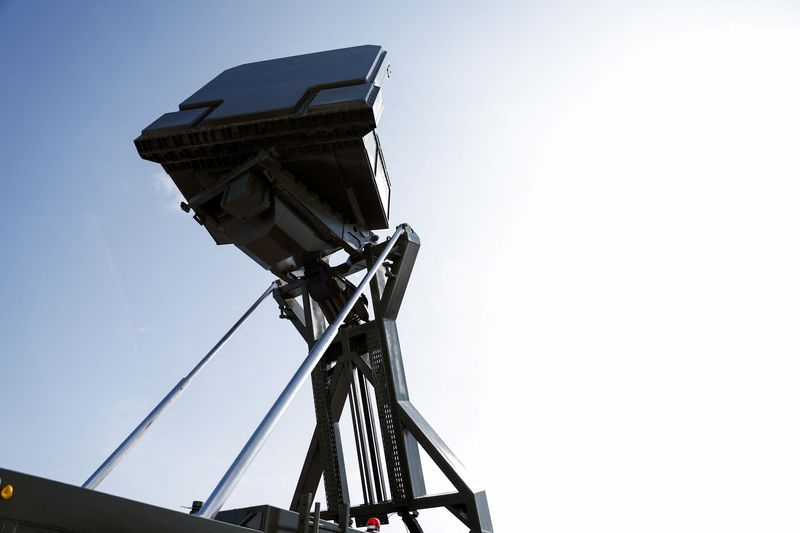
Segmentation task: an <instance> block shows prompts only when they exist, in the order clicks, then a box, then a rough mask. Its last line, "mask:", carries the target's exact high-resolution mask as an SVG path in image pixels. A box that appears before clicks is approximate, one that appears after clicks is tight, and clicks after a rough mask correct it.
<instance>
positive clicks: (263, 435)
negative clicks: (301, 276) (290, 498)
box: [197, 225, 406, 518]
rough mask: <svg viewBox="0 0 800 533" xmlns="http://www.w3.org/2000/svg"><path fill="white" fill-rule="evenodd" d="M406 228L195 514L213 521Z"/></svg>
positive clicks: (388, 246) (391, 241)
mask: <svg viewBox="0 0 800 533" xmlns="http://www.w3.org/2000/svg"><path fill="white" fill-rule="evenodd" d="M405 228H406V227H405V225H401V226H398V227H397V229H396V230H395V232H394V234H393V235H392V238H391V239H389V242H387V243H386V246H385V247H384V248H383V250H382V251H381V253H380V254H379V255H378V257H377V258H376V260H375V262H374V263H373V264H372V266H371V267H370V269H369V270H368V271H367V274H366V275H365V276H364V279H362V280H361V283H359V285H358V287H356V290H355V291H354V292H353V295H352V296H351V297H350V299H349V300H347V303H346V304H345V305H344V307H343V308H342V311H341V312H340V313H339V316H337V317H336V319H335V320H334V321H333V322H332V323H331V324H330V325H329V326H328V329H326V330H325V333H323V334H322V337H320V339H319V340H318V341H317V343H316V344H315V345H314V348H313V349H312V350H311V352H309V354H308V356H307V357H306V358H305V359H304V360H303V363H302V364H301V365H300V367H299V368H298V369H297V371H296V372H295V374H294V376H292V379H291V380H289V383H288V384H287V385H286V387H285V388H284V389H283V391H282V392H281V394H280V395H279V396H278V399H277V400H275V403H274V404H273V405H272V407H271V408H270V410H269V412H268V413H267V414H266V416H265V417H264V419H263V420H262V421H261V423H260V424H259V425H258V427H257V428H256V430H255V431H254V432H253V435H252V436H251V437H250V439H249V440H248V441H247V444H245V446H244V448H242V451H241V452H239V455H238V456H237V457H236V459H235V460H234V461H233V464H231V466H230V468H228V471H227V472H226V473H225V475H224V476H223V477H222V479H221V480H220V482H219V483H218V484H217V486H216V488H215V489H214V491H213V492H212V493H211V495H210V496H209V497H208V500H206V503H205V504H203V507H202V508H201V509H200V511H199V512H198V513H197V515H198V516H202V517H203V518H214V517H215V516H216V515H217V513H218V512H219V510H220V509H221V508H222V506H223V505H224V504H225V502H226V501H227V500H228V498H229V497H230V495H231V493H232V492H233V489H234V488H235V487H236V484H237V483H238V482H239V480H240V479H241V478H242V476H243V475H244V473H245V472H246V471H247V468H248V467H249V466H250V464H251V463H252V462H253V459H255V456H256V454H258V451H259V450H260V449H261V447H262V446H263V445H264V442H266V440H267V438H268V437H269V435H270V434H271V433H272V431H273V430H274V429H275V426H276V424H277V423H278V421H279V420H280V419H281V417H282V416H283V414H284V412H286V409H287V408H288V407H289V403H291V401H292V400H293V399H294V397H295V396H297V393H298V392H299V391H300V387H301V386H302V385H303V383H305V381H306V380H307V379H308V377H309V376H310V375H311V372H312V371H313V370H314V367H315V366H316V365H317V363H319V361H320V359H322V356H323V355H325V351H326V350H327V349H328V347H329V346H330V345H331V343H332V342H333V339H334V337H336V334H337V333H338V331H339V328H340V327H341V325H342V324H343V323H344V320H345V319H346V318H347V316H348V315H349V314H350V311H351V310H352V309H353V307H354V306H355V304H356V302H357V301H358V299H359V298H360V297H361V294H362V293H363V292H364V290H365V289H366V288H367V285H368V284H369V282H370V280H372V278H373V277H374V276H375V274H376V272H377V271H378V269H380V268H381V267H382V266H383V261H384V260H385V259H386V257H387V256H388V255H389V253H390V252H391V251H392V249H393V248H394V246H395V245H396V244H397V241H398V240H399V239H400V236H401V235H403V234H404V233H405V231H406V229H405Z"/></svg>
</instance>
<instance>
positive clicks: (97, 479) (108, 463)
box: [81, 281, 278, 489]
mask: <svg viewBox="0 0 800 533" xmlns="http://www.w3.org/2000/svg"><path fill="white" fill-rule="evenodd" d="M277 286H278V282H277V281H273V282H272V283H271V284H270V286H269V287H267V290H265V291H264V294H262V295H261V296H259V297H258V299H257V300H256V301H255V302H254V303H253V305H251V306H250V308H249V309H248V310H247V311H245V313H244V314H243V315H242V317H241V318H240V319H239V320H237V321H236V323H235V324H234V325H233V326H232V327H231V329H229V330H228V332H227V333H226V334H225V335H223V336H222V338H221V339H220V340H219V341H218V342H217V343H216V344H215V345H214V347H213V348H211V351H209V352H208V353H207V354H206V355H205V357H203V358H202V359H201V360H200V362H199V363H197V365H196V366H195V367H194V368H193V369H192V371H191V372H189V373H188V374H187V375H186V377H184V378H183V379H182V380H180V381H179V382H178V384H177V385H175V387H174V388H173V389H172V390H171V391H169V394H167V395H166V396H165V397H164V399H163V400H161V402H159V404H158V405H156V406H155V408H154V409H153V410H152V411H150V414H149V415H147V416H146V417H145V419H144V420H142V421H141V423H140V424H139V425H138V426H136V429H134V430H133V431H132V432H131V434H130V435H128V437H127V438H126V439H125V440H124V441H122V444H120V445H119V446H118V447H117V449H116V450H114V452H113V453H112V454H111V455H110V456H109V457H108V459H106V460H105V461H104V462H103V464H101V465H100V467H99V468H98V469H97V470H96V471H95V472H94V474H92V475H91V477H90V478H89V479H87V480H86V482H85V483H84V484H83V485H81V486H82V487H83V488H84V489H95V488H96V487H97V485H99V484H100V483H101V482H102V481H103V480H104V479H105V478H106V476H108V474H109V473H111V471H112V470H113V469H114V467H116V466H117V464H118V463H119V462H120V461H121V460H122V458H123V457H125V455H126V454H127V453H128V452H129V451H131V448H133V447H134V446H135V445H136V443H137V442H138V441H139V439H141V438H142V436H143V435H144V434H145V433H146V432H147V430H148V429H150V426H151V425H153V422H155V421H156V420H157V419H158V417H159V416H161V415H162V414H163V413H164V411H166V410H167V408H169V406H170V405H172V404H173V402H175V400H177V399H178V397H179V396H180V395H181V393H182V392H183V391H184V390H186V388H187V387H188V386H189V384H190V383H191V382H192V380H193V379H194V378H195V377H196V376H197V374H199V373H200V371H201V370H202V369H203V367H205V366H206V365H207V364H208V363H209V361H211V359H213V358H214V356H215V355H216V354H217V352H219V350H220V348H222V347H223V346H224V345H225V343H226V342H228V339H230V338H231V337H232V336H233V334H234V333H236V330H238V329H239V326H241V325H242V324H244V322H245V321H246V320H247V319H248V318H249V317H250V315H251V314H252V313H253V311H255V310H256V307H258V306H259V304H261V302H263V301H264V298H266V297H267V296H269V295H270V294H271V293H272V291H274V290H275V288H276V287H277Z"/></svg>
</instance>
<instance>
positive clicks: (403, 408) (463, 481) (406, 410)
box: [397, 401, 473, 494]
mask: <svg viewBox="0 0 800 533" xmlns="http://www.w3.org/2000/svg"><path fill="white" fill-rule="evenodd" d="M397 405H398V407H399V410H400V418H401V420H402V421H403V425H404V426H405V427H406V429H407V430H408V431H409V432H410V433H411V435H412V436H413V437H414V438H415V439H416V441H417V442H418V443H419V445H420V446H422V448H423V449H424V450H425V451H426V452H427V453H428V455H429V456H430V458H431V459H432V460H433V462H434V463H436V466H438V467H439V469H440V470H441V471H442V473H443V474H444V475H445V476H447V479H449V480H450V483H452V484H453V486H454V487H455V488H456V490H458V492H461V493H463V494H473V491H472V489H470V486H469V484H468V483H467V474H466V472H465V470H464V466H463V465H462V464H461V461H459V460H458V458H457V457H456V455H455V454H454V453H453V452H452V451H450V448H448V447H447V444H445V442H444V440H442V438H441V437H439V435H438V434H437V433H436V431H434V429H433V428H432V427H431V425H430V424H428V422H427V421H426V420H425V418H423V416H422V415H421V414H420V412H419V411H417V409H416V408H415V407H414V405H413V404H412V403H411V402H409V401H398V402H397Z"/></svg>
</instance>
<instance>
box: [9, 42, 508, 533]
mask: <svg viewBox="0 0 800 533" xmlns="http://www.w3.org/2000/svg"><path fill="white" fill-rule="evenodd" d="M388 73H389V64H388V61H387V55H386V52H385V51H384V50H383V49H382V48H381V47H380V46H372V45H366V46H357V47H353V48H344V49H341V50H331V51H327V52H318V53H313V54H306V55H300V56H295V57H287V58H283V59H273V60H270V61H261V62H257V63H249V64H246V65H240V66H238V67H234V68H231V69H228V70H226V71H224V72H223V73H221V74H220V75H219V76H217V77H216V78H214V79H213V80H211V81H210V82H209V83H207V84H206V85H205V86H204V87H202V88H201V89H200V90H198V91H197V92H195V93H194V94H193V95H191V96H190V97H189V98H187V99H186V100H184V101H183V102H182V103H181V104H180V105H179V106H178V111H174V112H169V113H166V114H164V115H162V116H161V117H159V118H158V119H156V120H155V121H154V122H153V123H152V124H150V125H149V126H147V127H146V128H145V129H144V130H143V131H142V133H141V135H140V136H139V137H138V138H137V139H136V140H135V145H136V148H137V150H138V151H139V154H140V155H141V156H142V157H143V158H144V159H148V160H150V161H154V162H157V163H159V164H161V165H162V167H163V168H164V170H165V171H166V172H167V173H168V174H169V176H170V177H171V178H172V179H173V180H174V182H175V184H176V185H177V187H178V189H180V192H181V193H182V194H183V196H184V197H185V199H186V201H185V202H183V203H182V204H181V206H182V208H183V209H184V210H185V211H186V212H187V213H193V217H194V219H195V220H196V221H197V222H198V223H200V224H201V225H202V226H203V227H205V229H206V230H207V231H208V232H209V234H210V235H211V236H212V237H213V239H214V241H215V242H216V243H217V244H233V245H235V246H236V247H238V248H239V249H241V250H242V251H243V252H244V253H245V254H247V255H248V256H249V257H251V258H252V259H253V260H255V261H256V262H257V263H258V264H260V265H261V266H263V267H264V268H265V269H268V270H270V271H271V272H272V273H274V274H275V276H276V277H277V278H278V279H276V280H275V281H273V283H272V284H271V285H270V286H269V287H268V288H267V289H266V290H265V291H264V292H263V294H261V296H260V297H259V298H258V299H257V300H256V301H255V302H254V303H253V305H251V306H250V308H249V309H247V311H246V312H245V313H244V314H243V315H242V316H241V318H239V319H238V320H237V321H236V322H235V323H234V325H233V326H232V327H231V328H230V330H229V331H228V332H227V333H226V334H225V335H224V336H223V337H222V338H221V339H220V340H219V341H218V342H217V343H216V344H215V345H214V346H213V347H212V348H211V350H210V351H209V352H208V353H207V354H206V355H205V356H204V357H203V358H202V359H201V360H200V361H199V362H198V363H197V365H196V366H195V367H194V368H193V369H192V370H191V371H190V372H189V373H188V374H187V375H186V376H185V377H184V378H182V379H181V380H180V381H179V382H178V383H177V385H176V386H175V387H174V388H173V389H172V390H171V391H170V392H169V393H168V394H167V395H166V396H165V397H164V399H163V400H161V402H160V403H159V404H158V405H156V407H155V408H154V409H153V410H152V411H151V412H150V413H149V414H148V415H147V416H146V417H145V418H144V419H143V420H142V422H141V423H140V424H139V425H138V426H137V427H136V428H135V429H134V430H133V431H132V432H131V433H130V434H129V435H128V436H127V438H125V439H124V440H123V441H122V442H121V444H120V445H119V446H118V447H117V448H116V449H115V450H114V451H113V452H112V453H111V455H110V456H109V457H108V458H107V459H106V460H105V461H104V462H103V463H102V464H101V465H100V466H99V467H98V468H97V469H96V470H95V471H94V473H93V474H92V475H91V476H90V477H89V478H88V479H87V480H86V482H85V483H84V484H83V485H82V486H81V487H73V486H69V485H64V484H60V483H57V482H54V481H49V480H44V479H40V478H36V477H33V476H29V475H26V474H22V473H19V472H14V471H11V470H0V477H2V483H4V484H6V486H7V487H11V488H10V489H7V488H6V487H3V491H4V492H3V494H7V495H8V498H6V497H5V496H4V499H2V500H0V532H4V531H21V529H20V528H22V529H24V530H25V531H42V532H44V531H62V532H74V533H78V532H82V533H90V532H105V531H120V532H129V533H138V532H150V531H165V532H179V531H185V532H187V533H188V532H204V531H207V532H209V533H224V532H228V531H229V532H231V533H233V532H235V531H243V532H244V531H253V530H255V531H262V532H265V533H284V532H285V533H312V532H313V533H319V532H320V531H330V532H340V533H351V532H352V533H354V532H355V530H353V529H351V528H352V527H354V526H355V527H364V526H366V525H368V523H370V524H373V523H374V522H375V521H376V520H380V521H382V522H384V523H386V522H388V520H389V518H390V516H393V515H395V514H396V515H397V516H399V517H400V519H402V521H403V523H404V524H405V526H406V527H407V528H408V530H409V531H410V532H411V533H421V532H422V531H423V529H422V526H421V524H420V521H419V520H418V516H419V514H420V512H422V513H424V512H425V510H426V509H431V508H444V509H447V510H448V511H449V512H450V513H451V514H452V515H453V516H454V520H453V522H454V523H460V524H462V526H464V527H466V528H467V529H468V530H469V531H470V532H472V533H487V532H488V533H491V531H492V522H491V517H490V513H489V506H488V502H487V499H486V494H485V493H484V492H482V491H478V490H476V489H475V487H474V485H473V484H471V483H470V482H468V481H467V476H466V474H465V472H464V471H463V470H462V467H461V464H460V463H459V461H458V459H456V457H455V455H454V454H453V452H452V451H450V449H449V448H448V447H447V445H446V444H445V443H444V440H443V439H442V438H441V437H440V436H439V435H437V434H436V432H435V431H434V430H433V428H432V427H431V426H430V424H428V423H427V422H426V420H425V419H424V417H423V416H422V414H421V413H420V412H419V410H418V409H417V408H416V407H415V406H414V404H413V403H412V402H411V397H410V396H411V395H410V391H409V387H408V383H407V381H406V374H405V370H404V367H403V354H402V353H401V349H400V340H399V333H398V328H397V323H396V319H397V316H398V314H399V313H400V309H401V305H402V302H403V298H404V295H405V293H406V289H407V288H408V284H409V280H410V278H411V274H412V271H413V268H414V264H415V262H416V258H417V253H418V251H419V249H420V239H419V236H418V235H417V234H416V233H415V232H414V230H413V229H412V228H411V227H410V226H408V225H407V224H401V225H400V226H397V227H396V229H395V230H394V233H393V234H392V236H391V237H390V238H388V239H387V240H383V241H381V240H380V239H378V237H377V236H376V235H375V233H373V232H374V231H377V230H381V229H386V228H388V227H389V215H390V200H391V184H390V182H389V176H388V173H387V172H386V165H385V162H384V158H383V152H382V149H381V144H380V140H379V138H378V135H377V133H376V131H375V128H376V127H377V124H378V120H379V118H380V114H381V108H382V105H383V104H382V102H383V88H384V86H385V85H384V84H385V81H386V79H387V78H388V75H389V74H388ZM340 250H344V251H345V252H346V257H347V259H346V260H344V261H343V262H342V263H341V264H338V265H337V264H331V261H332V257H331V254H333V253H334V252H336V251H340ZM360 273H363V277H362V278H361V280H360V282H359V283H358V285H357V286H356V285H355V284H354V283H353V282H352V281H350V279H351V278H353V277H354V276H357V275H359V274H360ZM367 292H369V296H370V297H369V298H367V297H366V293H367ZM268 296H272V298H273V299H274V300H275V302H276V303H277V305H278V308H279V310H280V317H281V318H284V319H286V322H287V323H288V324H291V326H293V327H294V329H295V330H296V331H297V333H299V334H300V336H301V337H302V338H303V341H304V342H305V343H306V345H307V347H308V354H307V355H306V356H305V359H303V361H302V363H301V364H300V365H299V367H298V369H297V371H296V372H295V374H294V375H293V376H292V378H291V379H290V380H289V383H288V384H287V385H286V387H285V388H284V390H283V391H282V392H281V393H280V394H279V395H278V397H277V400H275V402H274V404H273V405H272V406H271V407H270V408H269V410H268V412H267V414H266V415H265V416H264V419H263V420H262V421H261V423H260V424H259V425H258V427H257V428H256V430H255V432H254V433H253V435H252V436H251V437H250V439H249V440H248V441H247V442H246V444H245V445H244V447H243V448H242V450H241V452H240V453H239V454H238V455H237V457H236V458H235V459H234V461H233V462H232V464H231V466H230V468H229V469H228V471H227V472H226V473H225V475H224V476H223V477H222V478H221V479H220V481H219V482H218V484H217V485H216V488H215V489H214V490H213V491H212V492H211V494H210V495H209V496H208V498H206V499H205V500H202V501H200V500H198V501H196V502H194V503H193V504H192V511H191V514H186V513H177V512H174V511H170V510H167V509H161V508H158V507H154V506H150V505H145V504H142V503H138V502H132V501H129V500H125V499H123V498H118V497H115V496H109V495H105V494H102V493H98V492H95V491H94V489H95V488H96V487H97V486H98V485H99V484H100V483H102V482H103V480H104V479H105V478H106V476H108V475H109V474H110V473H111V472H112V470H113V469H114V468H115V467H116V465H117V464H118V463H119V462H120V461H121V460H122V459H123V458H124V457H125V456H126V454H127V453H128V452H129V451H130V450H131V449H132V448H133V447H134V446H135V445H136V443H137V442H139V441H140V439H142V438H143V436H144V435H145V433H146V432H147V431H148V429H149V428H150V427H151V426H152V425H153V423H154V422H155V421H156V420H157V419H158V418H159V417H160V416H161V414H162V413H163V412H165V411H166V410H167V409H168V408H169V407H170V406H171V405H172V404H173V403H174V402H175V401H176V399H177V398H178V397H179V396H180V395H181V394H182V392H183V391H184V390H185V389H186V388H188V387H189V386H190V384H191V383H192V381H193V380H194V378H195V377H196V376H197V375H198V374H199V373H200V372H201V371H202V370H203V369H204V368H205V367H206V366H207V364H208V363H209V361H211V360H212V358H214V357H216V356H217V354H218V353H219V352H220V350H221V349H222V347H223V346H224V345H225V343H226V342H227V340H228V339H229V338H230V337H231V336H232V335H234V334H235V333H236V332H237V331H238V330H239V329H240V327H241V326H242V325H243V323H244V322H245V321H246V320H247V319H248V317H249V316H250V315H251V314H252V313H253V311H254V310H255V309H256V307H257V306H259V305H260V304H261V303H262V302H263V301H264V300H265V299H266V298H267V297H268ZM431 297H433V295H431ZM434 324H435V323H434ZM432 349H433V348H432ZM307 381H310V382H311V389H312V396H313V408H314V414H315V419H316V424H315V426H314V427H313V428H309V433H310V437H309V441H308V443H307V447H306V455H305V460H304V462H303V466H302V468H301V471H300V472H299V475H298V479H297V482H296V484H295V487H294V489H293V490H291V489H290V488H289V487H287V491H286V493H287V498H289V497H291V504H290V509H288V510H283V509H278V508H275V507H271V506H269V505H260V506H255V507H248V508H243V509H225V510H223V509H222V507H223V506H224V504H225V502H226V501H227V500H228V497H229V496H230V495H231V493H232V491H233V490H234V489H235V487H236V485H237V483H238V481H239V480H240V479H241V477H242V476H243V475H244V473H245V472H246V471H247V468H248V466H249V465H250V463H251V462H252V461H253V459H254V457H255V455H256V454H257V453H258V451H259V449H260V448H261V446H262V445H263V443H264V442H265V440H266V439H267V438H268V436H269V435H270V433H271V432H272V430H273V429H274V427H275V425H276V424H277V423H278V421H279V420H280V419H281V417H282V416H284V414H285V413H286V412H287V406H288V405H289V403H290V402H291V401H292V400H293V399H294V398H295V397H296V396H297V395H298V393H299V391H300V388H301V387H302V385H303V384H304V383H305V382H307ZM453 404H454V405H456V404H458V402H457V400H456V399H453ZM348 405H349V413H350V415H349V416H350V421H351V427H352V432H348V433H349V434H348V435H343V430H342V427H341V426H340V422H341V417H342V416H343V413H344V411H345V407H346V406H348ZM312 429H313V430H312ZM348 437H349V438H350V439H351V446H352V448H351V449H354V450H355V454H354V455H355V457H356V459H357V463H358V464H357V469H354V468H352V467H353V465H349V466H350V468H349V469H348V463H347V461H345V454H344V453H343V451H342V450H343V449H345V448H344V444H343V440H344V439H345V438H348ZM305 444H306V443H305V442H304V443H300V445H301V446H304V445H305ZM423 452H424V453H426V454H427V455H428V456H429V457H430V458H431V460H432V462H433V464H434V465H435V466H436V467H437V468H438V469H439V470H440V471H441V473H442V474H444V476H445V477H446V478H447V480H448V481H449V482H450V483H451V485H452V486H453V489H454V490H453V492H450V493H445V494H435V495H431V494H427V490H426V486H425V478H424V475H423V468H422V461H421V457H422V453H423ZM354 470H355V475H354ZM348 476H349V478H350V479H351V482H348ZM14 486H16V487H17V489H16V492H15V491H14V489H13V487H14ZM320 486H323V487H324V498H320V499H322V500H323V501H324V502H325V508H324V509H323V508H322V504H321V502H317V503H316V504H315V507H314V509H312V503H313V502H314V500H315V498H316V493H317V491H318V488H319V487H320ZM351 486H353V487H358V488H359V489H360V490H358V491H357V493H356V494H351V493H350V487H351Z"/></svg>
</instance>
